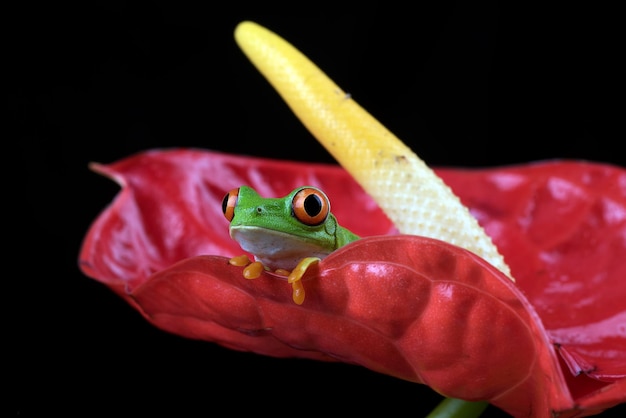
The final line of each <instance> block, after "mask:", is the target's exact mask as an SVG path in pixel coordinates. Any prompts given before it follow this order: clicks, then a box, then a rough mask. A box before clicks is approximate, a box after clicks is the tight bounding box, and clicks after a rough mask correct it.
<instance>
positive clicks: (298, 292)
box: [287, 257, 320, 305]
mask: <svg viewBox="0 0 626 418" xmlns="http://www.w3.org/2000/svg"><path fill="white" fill-rule="evenodd" d="M319 261H320V259H319V258H318V257H306V258H303V259H302V260H300V262H299V263H298V265H297V266H296V267H295V268H294V269H293V270H292V271H291V273H289V276H287V282H288V283H291V287H292V289H293V292H292V295H291V297H292V299H293V301H294V302H295V303H297V304H298V305H302V302H304V286H303V285H302V277H303V276H304V273H306V271H307V269H308V268H309V267H311V266H312V265H313V264H316V263H319Z"/></svg>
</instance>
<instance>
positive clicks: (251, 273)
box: [228, 254, 266, 279]
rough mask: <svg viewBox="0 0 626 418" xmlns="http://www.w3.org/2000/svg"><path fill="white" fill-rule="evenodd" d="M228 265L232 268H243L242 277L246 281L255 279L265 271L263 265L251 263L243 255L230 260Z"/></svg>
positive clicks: (256, 262)
mask: <svg viewBox="0 0 626 418" xmlns="http://www.w3.org/2000/svg"><path fill="white" fill-rule="evenodd" d="M228 263H229V264H230V265H232V266H238V267H243V268H244V269H243V277H244V278H246V279H257V278H258V277H259V276H260V275H261V273H263V271H264V270H266V268H265V266H264V265H263V263H261V262H260V261H252V260H250V258H249V257H248V256H247V255H245V254H244V255H239V256H237V257H233V258H231V259H230V260H228Z"/></svg>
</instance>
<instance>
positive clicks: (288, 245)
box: [230, 226, 331, 270]
mask: <svg viewBox="0 0 626 418" xmlns="http://www.w3.org/2000/svg"><path fill="white" fill-rule="evenodd" d="M230 236H231V237H232V238H233V239H234V240H235V241H237V242H238V243H239V245H240V246H241V248H242V249H243V250H244V251H247V252H249V253H251V254H253V255H254V257H255V259H256V260H257V261H260V262H261V263H263V265H264V266H266V267H269V268H270V269H272V270H275V269H278V268H282V269H286V270H292V269H293V268H294V267H295V266H296V265H297V264H298V262H299V261H300V260H302V259H303V258H305V257H319V258H324V257H326V256H327V255H328V254H330V252H331V251H330V250H328V249H326V248H324V247H322V246H321V245H320V244H316V243H315V242H312V241H311V240H306V239H305V238H302V237H298V236H296V235H292V234H287V233H284V232H280V231H275V230H272V229H267V228H261V227H257V226H231V228H230Z"/></svg>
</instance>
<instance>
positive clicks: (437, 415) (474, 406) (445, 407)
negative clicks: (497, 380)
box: [426, 398, 489, 418]
mask: <svg viewBox="0 0 626 418" xmlns="http://www.w3.org/2000/svg"><path fill="white" fill-rule="evenodd" d="M487 406H489V403H488V402H468V401H462V400H460V399H454V398H446V399H444V400H443V401H441V403H440V404H439V405H437V407H436V408H435V409H433V410H432V411H431V412H430V414H428V415H427V416H426V418H477V417H479V416H480V415H481V414H482V413H483V411H484V410H485V409H486V408H487Z"/></svg>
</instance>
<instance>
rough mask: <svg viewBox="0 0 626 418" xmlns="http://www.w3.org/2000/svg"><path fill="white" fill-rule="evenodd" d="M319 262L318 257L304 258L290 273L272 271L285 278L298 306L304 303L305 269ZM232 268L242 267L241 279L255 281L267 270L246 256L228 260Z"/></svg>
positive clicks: (286, 271) (282, 270) (280, 270)
mask: <svg viewBox="0 0 626 418" xmlns="http://www.w3.org/2000/svg"><path fill="white" fill-rule="evenodd" d="M319 261H320V259H319V258H318V257H306V258H303V259H302V260H300V262H299V263H298V265H297V266H296V267H295V268H294V269H293V270H292V271H291V272H290V271H288V270H284V269H278V270H276V271H274V273H275V274H278V275H280V276H286V277H287V282H288V283H291V287H292V296H291V297H292V299H293V301H294V302H295V303H297V304H298V305H302V302H304V286H303V285H302V277H303V276H304V273H306V271H307V269H308V268H309V267H310V266H312V265H313V264H316V263H318V262H319ZM228 263H229V264H231V265H233V266H238V267H244V269H243V277H244V278H246V279H256V278H258V277H259V276H261V273H263V271H264V270H269V269H268V268H267V267H265V266H264V265H263V263H261V262H260V261H252V260H250V258H249V257H248V256H247V255H240V256H237V257H233V258H231V259H230V260H228Z"/></svg>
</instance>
